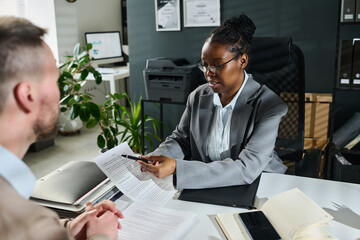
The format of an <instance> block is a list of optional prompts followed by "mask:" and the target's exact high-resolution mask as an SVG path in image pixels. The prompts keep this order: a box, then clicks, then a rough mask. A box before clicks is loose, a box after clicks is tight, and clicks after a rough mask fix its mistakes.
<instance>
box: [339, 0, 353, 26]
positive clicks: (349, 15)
mask: <svg viewBox="0 0 360 240" xmlns="http://www.w3.org/2000/svg"><path fill="white" fill-rule="evenodd" d="M340 21H341V22H354V21H355V0H341V19H340Z"/></svg>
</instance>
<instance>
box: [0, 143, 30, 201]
mask: <svg viewBox="0 0 360 240" xmlns="http://www.w3.org/2000/svg"><path fill="white" fill-rule="evenodd" d="M0 166H1V167H0V175H1V176H2V177H3V178H4V179H5V180H6V181H8V183H9V184H10V185H11V186H12V187H13V188H14V189H15V190H16V191H17V192H18V193H19V194H20V195H21V196H23V197H24V198H26V199H28V198H29V197H30V195H31V193H32V191H33V190H34V187H35V184H36V178H35V176H34V174H33V173H32V172H31V170H30V168H29V167H28V166H27V165H26V164H25V163H24V161H22V160H21V159H19V158H18V157H17V156H16V155H15V154H13V153H12V152H10V151H8V150H7V149H6V148H4V147H3V146H1V145H0Z"/></svg>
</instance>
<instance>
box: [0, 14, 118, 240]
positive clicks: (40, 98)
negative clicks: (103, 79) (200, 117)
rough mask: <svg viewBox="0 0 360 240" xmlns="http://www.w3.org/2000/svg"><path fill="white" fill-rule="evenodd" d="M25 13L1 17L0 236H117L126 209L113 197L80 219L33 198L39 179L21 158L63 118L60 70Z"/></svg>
mask: <svg viewBox="0 0 360 240" xmlns="http://www.w3.org/2000/svg"><path fill="white" fill-rule="evenodd" d="M44 34H45V30H44V29H41V28H39V27H37V26H34V25H33V24H32V23H30V22H29V21H27V20H25V19H20V18H14V17H0V166H1V167H0V239H11V240H14V239H37V240H41V239H47V240H48V239H116V238H117V233H118V229H120V228H121V226H120V224H119V222H118V219H119V218H122V217H123V216H122V214H121V213H120V211H119V210H117V209H116V206H115V204H114V203H113V202H111V201H108V200H107V201H104V202H102V203H100V204H99V205H96V206H93V205H92V204H91V203H87V207H86V211H85V212H84V213H83V214H81V215H79V216H78V217H77V218H75V219H74V220H72V221H70V220H68V219H67V220H59V218H58V216H57V215H56V213H54V212H52V211H50V210H49V209H46V208H44V207H41V206H38V205H36V204H35V203H33V202H31V201H29V200H27V199H28V198H29V196H30V195H31V192H32V190H33V188H34V186H35V182H36V179H35V177H34V175H33V174H32V173H31V171H30V169H29V168H28V167H27V166H26V165H25V163H24V162H23V161H22V160H21V158H22V157H23V156H24V155H25V153H26V151H27V149H28V147H29V146H30V144H31V143H33V142H35V141H37V140H40V139H44V138H48V137H51V136H53V135H54V134H55V132H56V122H57V118H58V112H59V108H58V103H59V97H60V96H59V89H58V86H57V79H58V77H59V71H58V69H57V67H56V64H55V60H54V56H53V54H52V53H51V50H50V49H49V47H48V46H47V45H46V44H45V43H44V41H43V40H42V36H43V35H44Z"/></svg>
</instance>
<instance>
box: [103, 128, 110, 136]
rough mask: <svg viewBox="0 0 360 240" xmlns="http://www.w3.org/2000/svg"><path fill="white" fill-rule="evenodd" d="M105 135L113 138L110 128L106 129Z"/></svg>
mask: <svg viewBox="0 0 360 240" xmlns="http://www.w3.org/2000/svg"><path fill="white" fill-rule="evenodd" d="M104 136H105V138H111V132H110V130H109V129H108V128H105V129H104Z"/></svg>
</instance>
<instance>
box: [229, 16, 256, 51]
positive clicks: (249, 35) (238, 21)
mask: <svg viewBox="0 0 360 240" xmlns="http://www.w3.org/2000/svg"><path fill="white" fill-rule="evenodd" d="M223 25H224V26H225V27H228V28H231V29H232V30H234V31H235V32H237V33H238V35H239V36H241V37H243V38H244V40H246V41H247V42H248V43H249V44H251V41H252V39H253V35H254V32H255V29H256V26H255V24H254V22H253V21H252V20H251V19H250V18H249V17H248V16H246V15H245V14H244V13H241V14H239V15H237V16H232V17H230V18H228V19H226V20H225V22H224V24H223Z"/></svg>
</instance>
